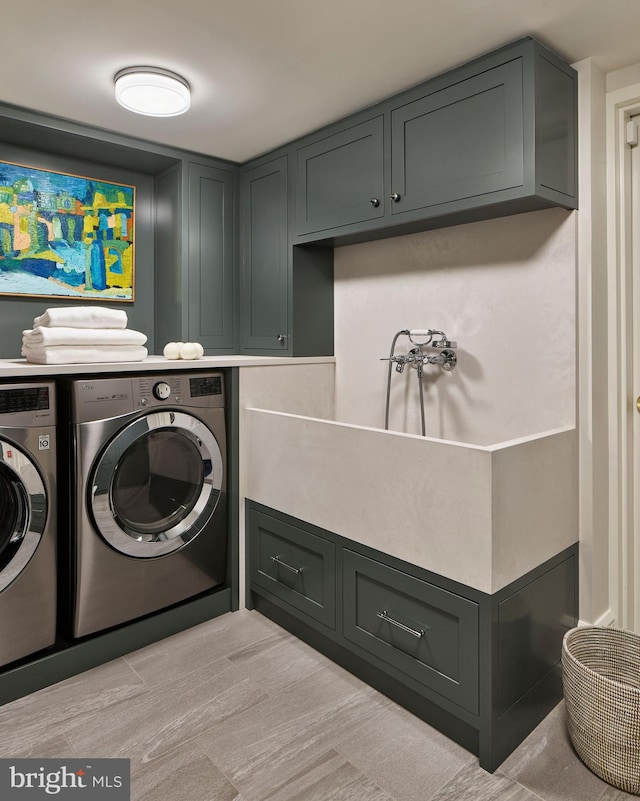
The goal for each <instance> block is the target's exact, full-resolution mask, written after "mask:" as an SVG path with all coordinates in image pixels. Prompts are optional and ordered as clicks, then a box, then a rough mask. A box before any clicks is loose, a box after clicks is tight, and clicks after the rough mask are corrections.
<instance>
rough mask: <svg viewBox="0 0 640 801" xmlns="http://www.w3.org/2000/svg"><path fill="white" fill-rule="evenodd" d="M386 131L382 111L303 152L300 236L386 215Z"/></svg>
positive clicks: (298, 213) (299, 172)
mask: <svg viewBox="0 0 640 801" xmlns="http://www.w3.org/2000/svg"><path fill="white" fill-rule="evenodd" d="M383 130H384V127H383V117H382V115H379V116H377V117H374V118H373V119H371V120H367V121H366V122H362V123H360V124H359V125H354V126H352V127H349V128H347V129H346V130H343V131H340V132H339V133H335V134H333V135H331V136H327V137H324V138H322V139H319V140H318V141H316V142H313V143H312V144H309V145H306V146H305V147H301V148H300V149H299V150H298V158H297V186H296V190H297V203H296V218H297V231H298V234H310V233H313V232H316V231H325V230H327V229H330V228H337V227H339V226H343V225H350V224H352V223H361V222H366V221H368V220H375V219H379V218H381V217H383V216H384V210H385V203H384V169H383V164H384V153H383V141H384V137H383Z"/></svg>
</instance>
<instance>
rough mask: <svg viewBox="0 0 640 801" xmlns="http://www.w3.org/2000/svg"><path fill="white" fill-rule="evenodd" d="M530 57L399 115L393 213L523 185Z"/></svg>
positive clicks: (394, 122)
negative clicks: (525, 72) (525, 78)
mask: <svg viewBox="0 0 640 801" xmlns="http://www.w3.org/2000/svg"><path fill="white" fill-rule="evenodd" d="M522 102H523V98H522V59H516V60H514V61H510V62H508V63H507V64H503V65H501V66H499V67H495V68H494V69H491V70H487V71H486V72H482V73H481V74H480V75H476V76H474V77H472V78H468V79H467V80H464V81H460V82H459V83H456V84H454V85H453V86H450V87H447V88H446V89H441V90H439V91H436V92H433V93H432V94H429V95H427V96H426V97H423V98H420V99H419V100H416V101H414V102H413V103H408V104H406V105H402V106H400V107H398V108H394V109H393V110H392V112H391V148H392V150H391V207H390V208H391V214H392V215H397V214H404V213H406V212H407V211H413V210H416V209H430V208H431V207H436V206H441V207H444V206H445V204H452V203H456V202H457V203H458V204H460V202H461V201H464V202H466V203H469V202H473V199H475V198H482V197H483V196H487V195H493V194H494V193H496V192H501V191H504V190H509V189H513V188H515V187H521V186H522V184H523V171H524V154H523V147H524V141H523V117H522Z"/></svg>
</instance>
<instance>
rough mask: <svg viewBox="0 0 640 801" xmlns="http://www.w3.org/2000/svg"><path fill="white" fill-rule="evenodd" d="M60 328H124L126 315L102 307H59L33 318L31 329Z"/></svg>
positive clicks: (118, 310)
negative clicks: (40, 327) (43, 327)
mask: <svg viewBox="0 0 640 801" xmlns="http://www.w3.org/2000/svg"><path fill="white" fill-rule="evenodd" d="M39 326H46V327H47V328H50V327H52V326H61V327H64V328H126V327H127V313H126V311H123V310H122V309H107V308H105V307H104V306H61V307H58V308H53V309H47V310H46V311H45V313H44V314H41V315H40V316H39V317H36V318H34V321H33V327H34V328H38V327H39Z"/></svg>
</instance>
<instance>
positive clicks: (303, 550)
mask: <svg viewBox="0 0 640 801" xmlns="http://www.w3.org/2000/svg"><path fill="white" fill-rule="evenodd" d="M247 531H248V535H249V554H250V566H251V567H250V579H251V586H252V588H254V589H255V588H261V589H263V590H266V591H267V592H269V593H271V594H272V595H273V596H275V597H276V598H279V599H280V600H281V601H284V602H286V603H287V604H288V605H290V606H291V607H293V608H294V609H296V610H298V611H300V612H303V613H304V614H305V615H308V616H309V617H311V618H313V619H314V620H317V621H318V622H320V623H323V624H324V625H325V626H328V627H329V628H331V629H335V616H336V601H335V597H336V588H335V574H336V554H335V550H336V549H335V545H334V544H333V543H332V542H329V541H328V540H325V539H324V538H323V537H318V536H316V535H315V534H312V533H311V532H310V531H306V530H305V529H303V528H298V527H297V526H292V525H289V524H288V523H285V522H284V521H283V520H279V519H278V518H276V517H271V515H267V514H264V513H262V512H259V511H257V510H256V509H249V512H248V515H247Z"/></svg>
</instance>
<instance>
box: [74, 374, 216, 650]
mask: <svg viewBox="0 0 640 801" xmlns="http://www.w3.org/2000/svg"><path fill="white" fill-rule="evenodd" d="M224 397H225V396H224V376H223V374H222V373H220V372H207V373H193V372H188V373H187V372H182V371H180V372H174V373H172V374H168V375H157V374H154V375H149V374H146V375H132V376H125V377H113V378H111V377H110V378H95V379H94V378H90V379H86V380H85V379H83V380H80V379H76V380H73V381H72V382H71V387H70V411H71V421H72V431H71V433H72V442H73V450H72V460H73V468H74V469H73V485H74V492H73V499H72V506H73V509H72V518H73V520H74V531H73V536H72V541H71V554H70V556H71V565H70V575H71V579H72V582H71V583H72V588H73V597H72V600H71V616H72V621H73V622H72V634H73V636H74V637H82V636H84V635H87V634H91V633H93V632H96V631H101V630H104V629H107V628H111V627H113V626H117V625H119V624H122V623H125V622H127V621H131V620H134V619H136V618H139V617H142V616H144V615H147V614H150V613H152V612H156V611H158V610H160V609H164V608H166V607H168V606H171V605H173V604H175V603H178V602H179V601H183V600H185V599H186V598H190V597H192V596H195V595H198V594H200V593H203V592H206V591H208V590H211V589H213V588H214V587H217V586H219V585H221V584H223V583H224V581H225V577H226V562H227V511H226V432H225V402H224Z"/></svg>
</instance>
